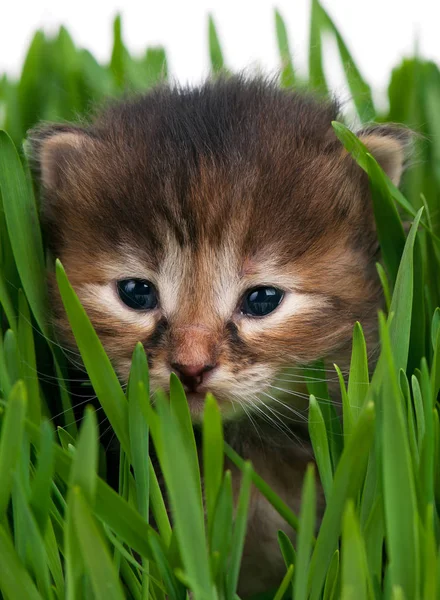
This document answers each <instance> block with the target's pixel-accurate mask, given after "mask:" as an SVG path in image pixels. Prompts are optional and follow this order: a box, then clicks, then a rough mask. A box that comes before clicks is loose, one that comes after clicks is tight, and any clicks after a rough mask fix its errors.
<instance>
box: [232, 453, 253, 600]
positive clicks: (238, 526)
mask: <svg viewBox="0 0 440 600" xmlns="http://www.w3.org/2000/svg"><path fill="white" fill-rule="evenodd" d="M251 474H252V468H251V464H250V463H249V462H246V463H245V464H244V468H243V474H242V479H241V487H240V494H239V496H238V502H237V511H236V514H235V523H234V530H233V532H232V542H231V558H230V563H229V570H228V574H227V583H226V598H227V599H228V600H233V598H234V595H235V593H236V589H237V584H238V576H239V574H240V563H241V557H242V554H243V547H244V539H245V535H246V526H247V516H248V509H249V500H250V495H251V480H252V475H251Z"/></svg>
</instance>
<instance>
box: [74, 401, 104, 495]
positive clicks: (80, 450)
mask: <svg viewBox="0 0 440 600" xmlns="http://www.w3.org/2000/svg"><path fill="white" fill-rule="evenodd" d="M97 468H98V424H97V421H96V413H95V411H94V409H93V408H92V407H91V406H88V407H87V408H86V411H85V416H84V418H83V420H82V426H81V429H80V432H79V436H78V441H77V443H76V448H75V453H74V455H73V463H72V469H71V471H70V485H71V486H78V487H80V488H81V493H82V494H83V495H84V497H85V498H86V499H87V501H88V502H89V503H90V504H91V505H93V504H94V501H95V497H96V484H97V476H96V470H97Z"/></svg>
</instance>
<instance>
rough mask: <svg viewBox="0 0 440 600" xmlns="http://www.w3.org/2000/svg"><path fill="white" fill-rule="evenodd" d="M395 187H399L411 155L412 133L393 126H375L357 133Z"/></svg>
mask: <svg viewBox="0 0 440 600" xmlns="http://www.w3.org/2000/svg"><path fill="white" fill-rule="evenodd" d="M357 136H358V138H359V139H360V140H361V142H362V143H363V144H364V145H365V146H366V147H367V149H368V151H369V152H370V154H372V155H373V156H374V158H375V159H376V160H377V162H378V163H379V165H380V166H381V167H382V169H383V170H384V171H385V173H386V174H387V175H388V177H389V178H390V179H391V181H392V182H393V183H394V184H395V185H399V182H400V178H401V176H402V173H403V170H404V168H405V162H406V160H407V159H408V157H409V155H410V150H411V142H412V136H413V134H412V132H411V131H409V130H407V129H404V128H403V127H396V126H393V125H373V126H372V127H368V128H366V129H362V130H361V131H359V132H358V133H357Z"/></svg>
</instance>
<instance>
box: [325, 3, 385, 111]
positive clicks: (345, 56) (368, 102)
mask: <svg viewBox="0 0 440 600" xmlns="http://www.w3.org/2000/svg"><path fill="white" fill-rule="evenodd" d="M319 12H320V18H321V21H322V28H323V29H326V30H327V31H329V32H330V33H332V34H333V35H334V36H335V38H336V43H337V44H338V49H339V54H340V56H341V61H342V66H343V68H344V72H345V76H346V78H347V83H348V87H349V90H350V94H351V97H352V99H353V102H354V105H355V106H356V110H357V113H358V115H359V118H360V120H361V121H362V122H363V123H366V122H368V121H371V120H372V119H374V117H375V113H376V111H375V109H374V104H373V97H372V94H371V89H370V86H369V85H368V84H367V82H366V81H365V79H364V78H363V77H362V75H361V73H360V71H359V69H358V68H357V66H356V63H355V62H354V60H353V58H352V56H351V54H350V52H349V50H348V48H347V46H346V45H345V42H344V39H343V38H342V36H341V34H340V33H339V31H338V29H337V28H336V26H335V24H334V22H333V21H332V19H331V18H330V17H329V15H328V13H327V12H326V11H325V10H324V8H323V6H322V4H319Z"/></svg>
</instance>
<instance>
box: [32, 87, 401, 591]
mask: <svg viewBox="0 0 440 600" xmlns="http://www.w3.org/2000/svg"><path fill="white" fill-rule="evenodd" d="M337 117H338V107H337V105H336V104H334V103H332V102H323V101H318V100H317V99H315V98H314V97H313V96H311V95H307V94H304V93H299V92H294V91H286V90H281V89H279V88H278V87H277V86H276V85H275V84H273V83H270V82H267V81H264V80H261V79H257V80H247V79H245V78H242V77H232V78H228V79H219V80H216V81H209V82H207V83H205V84H204V85H202V86H200V87H196V88H194V89H186V88H169V87H165V86H163V87H158V88H157V89H155V90H153V91H151V92H149V93H148V94H146V95H144V96H139V97H135V98H133V99H130V100H123V101H120V102H115V103H113V104H110V105H109V106H107V107H106V108H105V109H104V110H103V111H102V112H101V113H100V114H98V116H97V117H96V118H95V119H94V120H93V121H92V122H91V123H90V124H88V125H84V126H79V125H49V126H43V127H41V128H37V129H36V130H34V131H33V132H31V136H30V140H31V146H32V149H33V150H32V151H33V156H34V158H35V160H36V164H37V166H38V170H39V176H40V179H41V185H42V192H43V200H42V209H41V210H42V222H43V226H44V231H45V235H46V237H47V241H48V245H49V249H50V251H51V254H52V255H53V256H54V257H59V258H60V259H61V261H62V262H63V265H64V267H65V268H66V271H67V274H68V276H69V279H70V281H71V283H72V284H73V286H74V288H75V290H76V292H77V293H78V295H79V297H80V300H81V302H82V303H83V305H84V307H85V309H86V311H87V313H88V315H89V317H90V319H91V321H92V323H93V325H94V327H95V329H96V331H97V333H98V334H99V336H100V338H101V340H102V343H103V344H104V347H105V349H106V351H107V353H108V355H109V357H110V359H111V360H112V362H113V364H114V366H115V368H116V370H117V372H118V374H119V376H120V377H121V379H122V380H126V379H127V377H128V373H129V369H130V358H131V355H132V352H133V348H134V346H135V344H136V342H137V341H138V340H140V341H142V342H143V344H144V346H145V350H146V352H147V355H148V361H149V365H150V377H151V384H152V388H153V389H155V388H157V387H161V388H164V389H167V387H168V380H169V375H170V373H171V371H174V372H175V373H177V374H178V375H179V377H180V378H181V380H182V382H183V384H184V386H185V388H186V390H187V392H188V401H189V405H190V409H191V412H192V414H193V415H194V420H195V421H196V420H197V419H198V418H199V416H200V413H201V411H202V408H203V399H204V396H205V393H206V392H207V391H211V392H212V393H213V394H214V396H215V397H216V398H217V400H218V402H219V404H220V407H221V409H222V411H223V413H224V415H225V419H226V420H227V419H228V417H233V418H232V419H231V422H230V423H229V424H228V423H226V426H225V430H226V437H227V439H228V441H229V442H230V443H232V445H233V446H234V447H235V448H236V449H237V451H238V452H239V453H240V454H242V455H243V456H245V457H246V458H250V459H251V460H252V461H253V464H254V467H255V469H256V470H257V472H259V473H260V474H261V475H262V476H263V477H264V478H265V479H266V480H267V481H268V483H269V484H270V485H271V486H272V487H273V488H274V489H275V490H276V491H277V492H278V493H279V494H280V495H281V497H283V498H284V499H285V501H286V502H287V503H288V504H289V505H290V506H292V508H293V509H294V510H296V511H298V509H299V492H300V488H301V480H302V477H303V473H304V470H305V467H306V465H307V463H308V462H310V460H312V455H311V452H310V448H309V444H308V443H307V441H301V439H299V438H301V437H302V438H306V436H304V435H302V433H301V425H300V423H299V424H298V421H300V417H301V416H303V418H305V417H304V415H303V413H301V412H299V411H298V410H297V409H298V398H301V392H298V397H296V396H295V395H294V394H293V393H292V390H291V389H289V390H287V391H286V392H285V393H283V391H282V388H286V387H287V386H289V385H290V384H289V383H287V384H286V383H284V384H283V383H282V381H281V379H282V378H281V377H280V375H279V374H280V372H281V371H283V370H285V369H286V368H287V369H291V370H290V371H287V372H289V373H290V374H291V376H290V379H292V380H294V379H295V378H296V379H301V378H300V377H299V374H300V373H301V371H300V369H299V367H300V366H301V365H304V364H307V363H310V362H312V361H314V360H316V359H319V358H322V357H324V358H325V359H327V360H328V361H329V364H331V362H332V360H334V359H335V357H337V362H338V364H340V365H341V364H346V363H347V353H348V351H349V348H350V340H351V332H352V328H353V324H354V322H355V321H356V320H360V321H361V322H362V324H363V326H364V330H365V331H366V332H367V335H368V337H369V338H371V339H373V338H374V332H375V328H376V319H377V317H376V313H377V308H378V307H379V306H380V303H381V293H380V284H379V281H378V278H377V275H376V268H375V262H376V261H377V260H378V243H377V238H376V234H375V226H374V218H373V211H372V206H371V198H370V192H369V184H368V179H367V176H366V175H365V173H364V172H363V171H362V170H361V169H360V168H359V167H358V166H357V165H356V163H355V162H354V160H353V159H352V157H351V156H350V155H349V154H347V152H346V151H345V150H344V149H343V147H342V145H341V144H340V142H339V141H338V140H337V139H336V137H335V135H334V133H333V130H332V127H331V121H333V120H335V119H337ZM360 137H361V139H362V141H363V142H364V144H366V146H367V147H368V148H369V150H370V152H371V153H372V154H373V155H374V156H375V157H376V159H377V160H378V162H379V163H380V164H381V165H382V167H383V168H384V170H385V171H386V172H387V174H388V175H389V176H390V177H391V179H392V180H393V181H394V183H398V181H399V179H400V175H401V172H402V166H403V161H404V155H405V145H406V141H407V139H406V136H405V134H402V133H401V132H399V131H397V130H396V129H394V128H387V127H384V126H381V127H372V128H370V129H366V130H364V131H362V132H360ZM51 285H52V297H53V303H54V315H55V319H56V325H57V329H58V331H59V333H60V335H61V336H62V339H63V340H64V342H65V343H67V344H71V345H74V340H73V337H72V334H71V332H70V329H69V326H68V323H67V319H66V316H65V314H64V311H63V309H62V307H61V302H60V299H59V295H58V292H57V289H56V285H55V284H54V282H53V279H51ZM284 372H286V371H284ZM292 374H293V375H296V377H292ZM284 377H286V378H287V379H289V377H288V376H287V375H284ZM280 388H281V389H280ZM299 402H300V403H301V402H303V401H301V400H299ZM241 411H243V412H244V413H245V414H244V416H241V417H240V416H239V415H240V414H241ZM295 411H297V412H295ZM246 413H249V417H250V418H251V419H252V421H253V422H254V424H255V426H256V427H255V428H253V427H252V425H251V424H250V420H249V419H248V418H247V415H246ZM237 415H238V416H237ZM255 421H258V422H255ZM298 439H299V441H298ZM278 528H285V524H283V522H282V521H281V519H280V518H279V517H278V516H277V514H276V513H275V512H274V511H273V510H272V509H271V508H270V507H269V505H268V504H267V502H266V501H265V500H264V499H263V498H262V497H261V496H260V495H259V494H258V493H257V492H256V491H254V493H253V496H252V502H251V509H250V518H249V532H248V537H247V542H246V547H245V554H244V559H243V568H242V578H241V581H242V583H241V593H243V594H245V595H246V594H249V593H254V592H256V591H259V590H260V591H261V590H262V589H267V588H268V587H269V586H271V585H274V584H276V583H277V581H279V579H280V577H281V576H282V574H283V570H284V568H283V563H282V558H281V555H280V552H279V550H278V549H277V542H276V532H277V529H278Z"/></svg>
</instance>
